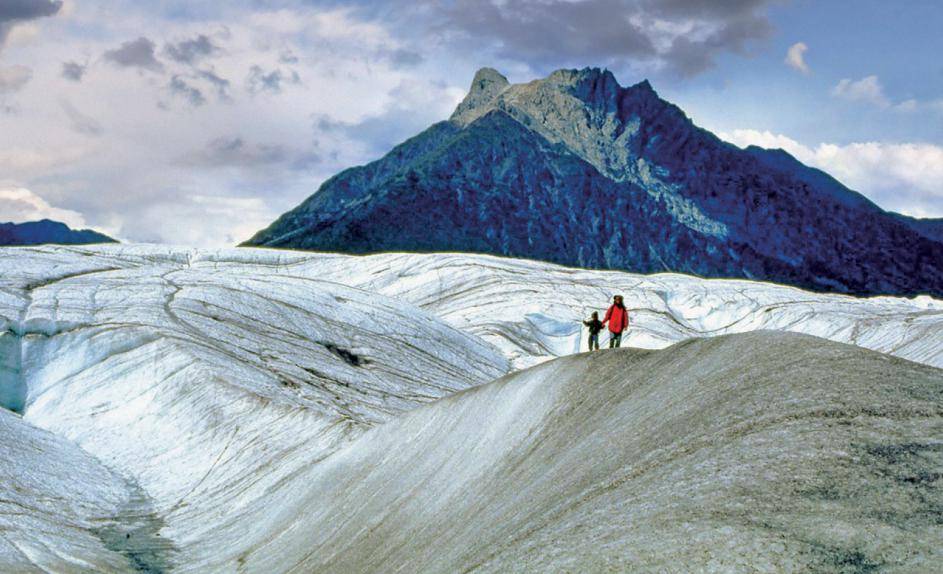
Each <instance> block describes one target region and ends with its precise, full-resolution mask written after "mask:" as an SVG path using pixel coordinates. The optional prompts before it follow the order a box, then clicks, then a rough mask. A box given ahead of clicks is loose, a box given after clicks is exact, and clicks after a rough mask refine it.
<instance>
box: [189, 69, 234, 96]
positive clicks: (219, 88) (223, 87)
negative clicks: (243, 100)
mask: <svg viewBox="0 0 943 574" xmlns="http://www.w3.org/2000/svg"><path fill="white" fill-rule="evenodd" d="M196 75H197V77H199V78H201V79H203V80H205V81H206V82H208V83H209V84H210V85H211V86H213V88H214V89H215V90H216V95H217V97H219V99H220V101H230V100H231V98H230V96H229V86H230V83H229V80H227V79H226V78H222V77H220V76H218V75H217V74H216V72H214V71H213V70H197V72H196Z"/></svg>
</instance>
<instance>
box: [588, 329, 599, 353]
mask: <svg viewBox="0 0 943 574" xmlns="http://www.w3.org/2000/svg"><path fill="white" fill-rule="evenodd" d="M594 347H595V349H596V350H597V351H598V350H599V333H590V334H589V350H590V351H592V350H593V348H594Z"/></svg>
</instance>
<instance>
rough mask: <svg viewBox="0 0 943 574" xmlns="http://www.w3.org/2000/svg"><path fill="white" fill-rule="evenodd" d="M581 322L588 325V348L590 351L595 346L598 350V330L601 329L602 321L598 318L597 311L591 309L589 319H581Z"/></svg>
mask: <svg viewBox="0 0 943 574" xmlns="http://www.w3.org/2000/svg"><path fill="white" fill-rule="evenodd" d="M583 324H584V325H586V326H587V327H589V350H590V351H592V350H593V347H594V346H595V348H596V350H597V351H598V350H599V332H600V331H602V321H600V320H599V313H597V312H596V311H593V316H592V317H591V318H590V320H589V321H583Z"/></svg>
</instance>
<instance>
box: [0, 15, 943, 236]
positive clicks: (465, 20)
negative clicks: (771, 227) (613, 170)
mask: <svg viewBox="0 0 943 574" xmlns="http://www.w3.org/2000/svg"><path fill="white" fill-rule="evenodd" d="M940 28H943V3H941V2H937V1H929V0H928V1H920V0H910V1H908V2H884V1H876V0H856V1H855V2H838V1H826V2H821V1H818V2H812V1H804V0H728V1H723V2H712V1H708V0H518V1H511V0H491V1H485V0H481V1H467V0H412V1H402V2H392V1H391V2H367V1H361V0H328V1H313V0H242V1H229V2H210V1H206V0H95V1H92V0H0V221H29V220H36V219H40V218H43V217H48V218H51V219H56V220H59V221H63V222H65V223H67V224H69V225H71V226H74V227H83V228H84V227H92V228H94V229H97V230H99V231H102V232H105V233H107V234H109V235H111V236H113V237H116V238H119V239H122V240H125V241H139V242H160V243H174V244H186V245H194V246H203V247H217V246H226V245H233V244H236V243H238V242H240V241H243V240H245V239H247V238H248V237H250V236H251V235H252V234H253V233H254V232H256V231H258V230H259V229H262V228H264V227H265V226H266V225H268V224H269V223H270V222H271V221H272V220H274V219H275V218H276V217H278V215H280V214H281V213H283V212H285V211H287V210H288V209H290V208H292V207H294V206H295V205H297V204H298V203H300V202H301V201H302V200H304V199H305V198H306V197H308V196H309V195H310V194H312V193H313V192H315V191H316V190H317V188H318V186H319V185H320V184H321V183H322V182H323V181H324V180H326V179H327V178H329V177H331V176H332V175H334V174H336V173H337V172H339V171H341V170H343V169H345V168H348V167H351V166H355V165H360V164H363V163H366V162H368V161H371V160H373V159H376V158H378V157H380V156H382V155H383V154H384V153H385V152H386V151H388V150H389V149H390V148H391V147H392V146H393V145H395V144H396V143H398V142H400V141H403V140H405V139H406V138H408V137H410V136H413V135H415V134H417V133H419V132H420V131H422V130H423V129H425V128H426V127H428V126H429V125H431V124H432V123H434V122H436V121H440V120H444V119H446V118H448V116H449V115H450V114H451V112H452V110H453V109H454V107H455V106H456V105H457V104H458V102H459V101H460V100H461V98H462V97H463V96H464V94H465V92H466V91H467V88H468V86H469V84H470V82H471V79H472V77H473V75H474V73H475V71H476V70H477V69H478V68H480V67H483V66H491V67H494V68H496V69H498V70H499V71H501V72H502V73H503V74H505V75H506V76H508V78H509V79H510V80H511V81H512V82H522V81H528V80H531V79H534V78H538V77H543V76H546V75H547V74H548V73H550V72H551V71H553V70H555V69H559V68H566V67H577V68H579V67H584V66H594V67H606V68H609V69H610V70H612V71H613V73H614V74H615V75H616V77H617V78H618V79H619V81H620V83H622V85H631V84H634V83H637V82H639V81H641V80H642V79H649V80H650V81H651V83H652V85H653V86H654V88H655V89H656V91H658V93H659V94H660V95H661V96H662V97H663V98H665V99H667V100H669V101H671V102H673V103H675V104H677V105H678V106H680V107H681V108H682V109H683V110H684V111H685V112H686V113H687V114H688V115H689V116H690V117H691V118H692V119H693V120H694V122H695V123H697V124H698V125H700V126H702V127H704V128H707V129H709V130H711V131H713V132H715V133H717V134H718V135H719V136H720V137H722V138H724V139H726V140H728V141H730V142H732V143H735V144H737V145H740V146H746V145H761V146H763V147H778V148H783V149H785V150H786V151H788V152H790V153H791V154H793V155H794V156H796V157H797V158H798V159H799V160H801V161H803V162H805V163H806V164H808V165H812V166H814V167H818V168H821V169H824V170H826V171H828V172H829V173H831V174H832V175H833V176H835V177H836V178H838V179H839V180H840V181H842V182H843V183H844V184H846V185H847V186H849V187H851V188H852V189H855V190H857V191H860V192H862V193H864V194H865V195H867V196H868V197H870V198H871V199H872V200H873V201H875V202H876V203H877V204H878V205H880V206H881V207H883V208H885V209H888V210H893V211H898V212H901V213H905V214H908V215H913V216H917V217H943V129H941V128H943V59H940V58H939V54H941V53H943V35H941V34H939V33H938V30H939V29H940Z"/></svg>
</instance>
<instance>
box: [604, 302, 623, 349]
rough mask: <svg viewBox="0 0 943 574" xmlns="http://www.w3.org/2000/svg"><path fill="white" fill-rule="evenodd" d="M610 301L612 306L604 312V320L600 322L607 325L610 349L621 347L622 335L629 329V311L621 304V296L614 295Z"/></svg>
mask: <svg viewBox="0 0 943 574" xmlns="http://www.w3.org/2000/svg"><path fill="white" fill-rule="evenodd" d="M612 300H613V303H612V306H611V307H609V310H608V311H606V318H605V319H603V320H602V322H603V325H605V324H606V323H609V348H610V349H612V348H615V347H619V346H621V345H622V333H624V332H625V330H626V329H628V328H629V311H628V310H627V309H626V308H625V305H623V304H622V295H616V296H615V297H613V298H612Z"/></svg>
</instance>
